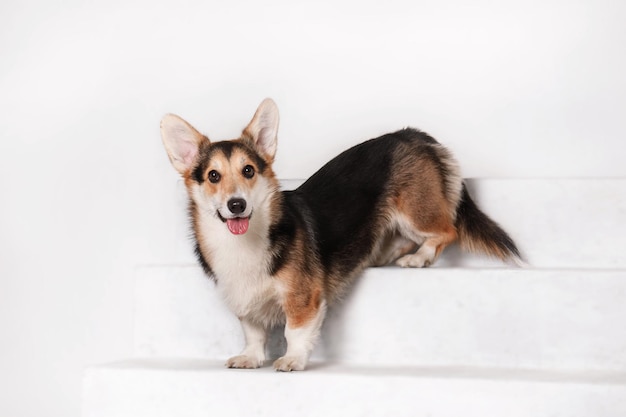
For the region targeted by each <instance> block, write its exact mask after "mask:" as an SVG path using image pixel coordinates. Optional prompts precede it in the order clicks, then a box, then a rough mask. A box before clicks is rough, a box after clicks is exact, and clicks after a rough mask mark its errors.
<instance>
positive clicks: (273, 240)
mask: <svg viewBox="0 0 626 417" xmlns="http://www.w3.org/2000/svg"><path fill="white" fill-rule="evenodd" d="M278 124H279V115H278V108H277V106H276V104H275V103H274V101H272V100H271V99H269V98H268V99H265V100H264V101H263V102H262V103H261V104H260V106H259V107H258V109H257V110H256V113H255V114H254V116H253V118H252V120H251V121H250V123H249V124H248V125H247V127H246V128H245V129H244V130H243V132H242V134H241V136H240V137H239V138H238V139H234V140H226V141H218V142H213V141H210V140H209V139H208V137H207V136H204V135H202V134H201V133H199V132H198V131H197V130H196V129H195V128H193V127H192V126H191V125H190V124H189V123H187V122H186V121H184V120H183V119H181V118H180V117H178V116H176V115H172V114H168V115H166V116H164V117H163V119H162V121H161V136H162V139H163V144H164V146H165V149H166V151H167V154H168V156H169V159H170V161H171V163H172V165H173V166H174V168H175V169H176V170H177V171H178V172H179V173H180V174H181V175H182V177H183V179H184V182H185V186H186V189H187V192H188V195H189V209H188V210H189V216H190V221H191V226H192V228H193V236H194V239H195V252H196V255H197V258H198V261H199V263H200V264H201V266H202V268H203V269H204V271H205V272H206V274H207V275H208V276H210V277H211V278H213V279H214V280H215V282H216V286H217V290H218V292H219V293H220V294H221V296H222V297H223V298H224V300H225V302H226V304H227V305H228V307H229V308H230V309H231V310H232V311H233V312H234V313H235V314H236V315H237V317H238V318H239V320H240V322H241V325H242V328H243V331H244V334H245V340H246V345H245V348H244V350H243V352H242V353H241V354H240V355H238V356H234V357H232V358H230V359H228V361H227V363H226V366H228V367H230V368H258V367H261V366H262V365H263V363H264V361H265V345H266V340H267V335H268V330H269V329H271V328H272V327H274V326H276V325H282V324H284V325H285V332H284V335H285V338H286V340H287V350H286V353H285V355H284V356H282V357H280V358H279V359H277V360H276V361H275V362H274V368H275V369H276V370H277V371H297V370H304V369H305V367H306V365H307V362H308V360H309V356H310V354H311V351H312V350H313V347H314V345H315V343H316V340H317V339H318V337H319V334H320V328H321V326H322V323H323V321H324V316H325V313H326V310H327V307H328V306H329V305H331V304H332V303H333V302H336V301H337V300H338V299H339V298H341V296H342V295H343V294H345V292H346V291H347V289H348V288H349V287H350V284H351V283H352V282H353V281H354V280H355V278H357V277H358V276H359V274H360V273H361V272H362V271H363V269H364V268H366V267H370V266H382V265H387V264H391V263H393V262H395V264H396V265H399V266H401V267H414V268H420V267H427V266H429V265H431V264H432V263H433V262H434V261H435V260H436V259H437V257H438V256H439V254H440V253H441V251H442V250H443V249H444V248H445V247H446V246H447V245H449V244H450V243H452V242H454V241H457V240H458V241H459V243H460V246H461V247H462V248H463V249H466V250H468V251H470V252H477V253H482V254H486V255H490V256H493V257H497V258H500V259H501V260H503V261H505V262H511V261H512V262H515V263H518V264H520V263H521V262H522V260H521V256H520V252H519V251H518V249H517V246H516V245H515V243H514V242H513V240H512V239H511V238H510V237H509V235H508V234H507V233H506V232H505V231H504V230H503V229H502V228H501V227H500V226H499V225H498V224H496V223H495V222H494V221H493V220H491V219H490V218H489V217H487V215H485V214H484V213H483V212H482V211H481V210H480V209H479V208H478V207H477V206H476V204H475V203H474V202H473V200H472V199H471V197H470V195H469V194H468V191H467V188H466V186H465V184H464V182H463V179H462V178H461V175H460V172H459V167H458V164H457V162H456V160H455V159H454V157H453V156H452V154H451V153H450V151H449V150H447V149H446V148H445V147H444V146H442V145H441V144H439V143H438V142H437V141H436V140H435V139H433V138H432V137H431V136H429V135H428V134H426V133H424V132H422V131H419V130H416V129H412V128H406V129H403V130H399V131H397V132H395V133H390V134H387V135H384V136H381V137H378V138H376V139H370V140H368V141H365V142H363V143H360V144H358V145H356V146H354V147H352V148H350V149H348V150H346V151H344V152H343V153H341V154H340V155H338V156H337V157H335V158H334V159H332V160H331V161H330V162H328V163H327V164H326V165H324V166H323V167H322V168H321V169H320V170H319V171H317V172H316V173H315V174H313V175H312V176H311V177H310V178H309V179H308V180H306V181H305V182H304V183H303V184H302V185H301V186H299V187H298V188H297V189H295V190H292V191H281V190H280V185H279V182H278V180H277V178H276V175H275V173H274V171H273V170H272V163H273V161H274V156H275V154H276V144H277V133H278Z"/></svg>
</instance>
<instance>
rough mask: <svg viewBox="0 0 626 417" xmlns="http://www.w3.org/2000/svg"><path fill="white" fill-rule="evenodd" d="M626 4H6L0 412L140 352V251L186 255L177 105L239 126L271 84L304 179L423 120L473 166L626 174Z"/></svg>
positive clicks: (53, 410) (586, 0)
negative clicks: (175, 149) (165, 133)
mask: <svg viewBox="0 0 626 417" xmlns="http://www.w3.org/2000/svg"><path fill="white" fill-rule="evenodd" d="M624 22H626V2H623V1H619V0H613V1H611V0H569V1H565V0H563V1H554V0H541V1H538V0H525V1H519V0H517V1H514V0H506V1H498V2H496V1H487V0H474V1H461V0H441V1H434V0H430V1H429V0H413V1H400V0H388V1H384V2H383V1H371V0H351V1H337V0H335V1H328V2H325V1H315V2H309V3H303V2H295V1H287V0H274V1H263V2H259V1H249V2H245V1H219V2H218V1H205V2H192V1H185V0H177V1H175V2H171V3H168V2H166V1H163V0H157V1H154V0H151V1H148V0H143V1H115V0H109V1H90V2H86V1H85V2H79V1H72V0H64V1H62V2H61V1H44V0H33V1H23V0H9V1H7V0H4V1H3V2H2V3H1V4H0V199H1V200H0V415H2V416H63V417H77V416H78V415H79V414H80V387H81V379H80V378H81V373H82V370H83V368H84V367H85V366H87V365H88V364H92V363H98V362H104V361H110V360H115V359H121V358H125V357H129V356H130V355H131V353H132V352H131V348H132V308H133V281H132V267H133V265H136V264H145V263H165V262H189V261H192V260H193V258H192V256H191V253H190V249H189V245H188V244H187V243H186V240H185V238H184V236H185V234H186V230H185V226H184V215H185V214H184V210H182V209H181V207H180V206H181V195H180V184H179V183H178V180H177V176H176V173H175V171H174V170H173V168H172V167H171V166H170V164H169V162H168V161H167V157H166V155H165V152H164V150H163V148H162V145H161V142H160V136H159V131H158V126H159V120H160V118H161V116H162V115H163V114H164V113H166V112H174V113H178V114H179V115H181V116H183V117H184V118H186V119H187V120H188V121H189V122H191V123H192V124H194V125H195V126H196V127H197V128H198V129H199V130H201V131H203V132H204V133H206V134H208V135H209V137H211V138H213V139H215V140H217V139H227V138H233V137H236V136H238V134H239V132H240V130H241V129H242V128H243V127H244V126H245V124H246V123H247V122H248V120H249V119H250V118H251V117H252V114H253V112H254V110H255V109H256V106H257V105H258V104H259V102H260V101H261V100H262V99H263V98H264V97H267V96H270V97H273V98H274V99H275V100H276V102H277V103H278V105H279V108H280V110H281V117H282V118H281V130H280V135H279V140H280V144H279V151H278V157H277V161H276V164H275V171H276V172H277V173H278V175H279V176H280V177H282V178H289V177H291V178H303V177H306V176H308V175H310V174H311V173H312V172H314V170H315V169H316V168H318V167H319V166H320V165H321V164H322V163H323V162H325V161H326V160H327V159H329V158H330V157H332V156H333V155H334V154H336V153H337V152H338V151H340V150H342V149H344V148H346V147H347V146H350V145H352V144H355V143H357V142H359V141H361V140H364V139H368V138H370V137H373V136H377V135H379V134H382V133H386V132H388V131H392V130H395V129H398V128H401V127H404V126H407V125H411V126H415V127H420V128H422V129H424V130H426V131H428V132H429V133H431V134H432V135H434V136H435V137H436V138H438V139H439V140H440V141H441V142H442V143H444V144H447V145H448V146H449V147H450V148H452V149H453V151H454V152H455V153H456V155H457V157H458V159H459V160H460V161H461V165H462V168H463V172H464V175H465V176H468V177H568V176H569V177H571V176H574V177H607V176H608V177H613V176H626V164H624V162H623V161H624V157H625V156H626V152H625V151H624V149H625V147H624V145H623V141H624V139H625V137H624V136H625V134H624V132H625V131H626V122H625V118H626V117H625V116H626V76H625V74H626V25H625V24H624Z"/></svg>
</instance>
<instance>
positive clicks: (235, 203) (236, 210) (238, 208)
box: [227, 198, 246, 214]
mask: <svg viewBox="0 0 626 417" xmlns="http://www.w3.org/2000/svg"><path fill="white" fill-rule="evenodd" d="M227 205H228V210H230V212H231V213H233V214H241V213H243V212H244V211H245V210H246V200H244V199H243V198H231V199H230V200H228V204H227Z"/></svg>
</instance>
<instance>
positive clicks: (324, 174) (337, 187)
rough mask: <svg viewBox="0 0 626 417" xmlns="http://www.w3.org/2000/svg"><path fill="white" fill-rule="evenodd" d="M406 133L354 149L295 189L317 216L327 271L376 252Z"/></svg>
mask: <svg viewBox="0 0 626 417" xmlns="http://www.w3.org/2000/svg"><path fill="white" fill-rule="evenodd" d="M402 136H403V135H397V134H390V135H385V136H382V137H380V138H378V139H372V140H369V141H366V142H363V143H361V144H360V145H357V146H354V147H353V148H350V149H348V150H347V151H345V152H343V153H341V154H340V155H339V156H337V157H336V158H334V159H332V160H331V161H330V162H328V163H327V164H326V165H324V166H323V167H322V168H321V169H320V170H319V171H317V172H316V173H315V174H313V176H311V178H309V179H308V180H307V181H306V182H305V183H304V184H302V185H301V186H300V187H299V188H298V189H297V190H296V191H295V193H296V194H297V195H298V196H299V197H300V198H301V199H302V200H303V201H305V204H306V206H308V207H309V208H310V210H311V213H312V216H314V218H313V219H312V224H313V226H312V227H313V229H314V231H315V235H316V236H317V240H318V241H319V247H318V251H319V255H320V258H321V261H322V266H323V267H324V269H325V270H326V271H327V272H338V273H340V274H343V273H345V274H348V273H350V272H351V271H353V270H354V268H355V267H357V266H358V264H360V263H361V262H362V261H363V259H364V258H366V257H367V255H368V254H369V253H370V252H371V251H372V249H373V246H374V244H375V243H376V238H377V236H376V233H377V230H376V226H377V225H378V224H380V219H379V216H381V215H382V212H381V207H380V206H379V204H378V202H379V201H380V200H381V199H383V197H384V193H385V184H387V183H388V180H389V177H390V175H391V163H392V155H393V151H394V149H395V148H396V147H397V146H398V145H399V143H401V142H402V141H404V140H407V139H406V138H404V137H402Z"/></svg>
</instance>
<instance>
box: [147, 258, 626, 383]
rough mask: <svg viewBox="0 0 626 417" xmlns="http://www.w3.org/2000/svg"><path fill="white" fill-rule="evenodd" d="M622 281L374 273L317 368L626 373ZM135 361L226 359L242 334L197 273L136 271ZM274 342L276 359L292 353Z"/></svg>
mask: <svg viewBox="0 0 626 417" xmlns="http://www.w3.org/2000/svg"><path fill="white" fill-rule="evenodd" d="M624 300H626V271H624V270H599V269H598V270H588V269H584V270H583V269H578V270H576V269H568V270H565V269H496V268H487V269H472V268H428V269H401V268H396V267H385V268H371V269H368V270H367V271H366V273H365V274H364V276H363V277H362V278H361V279H360V280H359V281H358V283H357V285H356V286H355V288H354V289H353V291H352V292H351V294H350V295H349V296H348V297H347V298H346V299H345V300H344V301H343V302H342V303H341V304H340V305H339V306H337V307H336V308H332V309H331V310H330V311H329V314H328V318H327V320H326V322H325V325H324V327H323V331H322V340H321V341H320V343H319V344H318V347H317V348H316V349H315V351H314V356H313V358H314V359H317V360H320V361H335V362H337V361H338V362H342V363H346V364H355V365H357V364H361V365H386V366H391V367H396V366H471V367H490V368H496V367H500V368H515V369H519V368H528V369H546V370H620V371H626V331H624V329H625V327H624V322H625V320H626V302H624ZM136 301H137V305H136V322H135V350H136V356H138V357H188V358H210V359H220V360H224V359H226V358H228V357H229V356H232V355H235V354H238V353H239V351H240V350H241V349H242V348H243V334H242V331H241V329H240V326H239V323H238V321H237V319H236V318H235V316H234V315H233V314H232V313H230V311H228V309H227V308H226V307H225V306H224V304H223V303H222V301H221V299H220V298H219V296H218V295H217V292H216V291H215V288H214V284H213V282H212V281H210V280H209V279H208V278H206V277H205V276H204V275H203V273H202V271H201V269H200V268H199V267H195V266H187V267H177V266H169V267H168V266H155V267H146V268H138V269H137V293H136ZM282 342H283V339H282V336H281V335H280V334H274V337H273V344H272V347H271V348H270V355H271V356H273V357H277V356H278V355H280V354H282V353H283V352H284V346H282V345H281V343H282Z"/></svg>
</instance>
